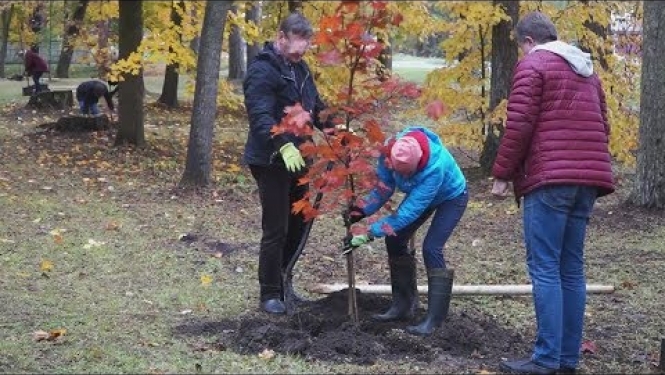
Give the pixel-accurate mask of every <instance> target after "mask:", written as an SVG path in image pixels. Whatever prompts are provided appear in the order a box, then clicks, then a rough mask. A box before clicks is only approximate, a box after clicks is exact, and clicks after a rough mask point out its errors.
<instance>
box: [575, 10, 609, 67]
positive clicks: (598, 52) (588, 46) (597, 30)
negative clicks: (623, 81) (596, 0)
mask: <svg viewBox="0 0 665 375" xmlns="http://www.w3.org/2000/svg"><path fill="white" fill-rule="evenodd" d="M580 2H581V3H582V4H583V5H584V6H585V7H588V6H589V0H580ZM607 12H608V13H609V12H610V10H609V9H608V10H607ZM608 18H609V17H608ZM584 27H585V28H587V29H588V30H589V31H591V32H592V33H593V34H594V35H595V36H596V39H598V40H600V41H599V42H598V41H594V40H589V39H588V38H582V40H581V41H580V49H581V50H582V51H584V52H587V53H590V54H591V57H593V58H595V59H597V60H598V63H599V64H600V67H601V68H603V70H606V71H607V70H609V68H610V66H609V63H608V61H607V56H608V55H611V54H612V48H611V47H609V44H607V43H605V41H606V40H607V35H608V34H609V29H610V25H602V24H601V23H600V22H598V21H596V20H594V19H593V18H591V19H589V20H585V21H584ZM594 44H595V45H597V47H596V48H594Z"/></svg>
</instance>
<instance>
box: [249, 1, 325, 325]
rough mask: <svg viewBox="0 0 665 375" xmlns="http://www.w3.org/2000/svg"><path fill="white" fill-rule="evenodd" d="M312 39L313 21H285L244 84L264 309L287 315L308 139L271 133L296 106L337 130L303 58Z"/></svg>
mask: <svg viewBox="0 0 665 375" xmlns="http://www.w3.org/2000/svg"><path fill="white" fill-rule="evenodd" d="M312 36H313V30H312V26H311V24H310V22H309V21H308V20H307V19H306V18H305V17H304V16H303V15H301V14H299V13H292V14H290V15H289V16H288V17H286V18H285V19H284V20H283V21H282V22H281V24H280V26H279V30H278V33H277V36H276V38H275V40H273V41H272V42H267V43H266V44H265V45H264V48H263V50H262V51H261V52H260V53H259V54H258V55H257V56H256V58H255V59H254V60H253V61H252V62H251V63H250V65H249V67H248V69H247V75H246V77H245V80H244V82H243V89H244V95H245V108H246V110H247V114H248V117H249V132H248V135H247V142H246V144H245V151H244V155H243V161H244V163H246V164H248V165H249V168H250V170H251V173H252V176H253V177H254V179H255V180H256V183H257V185H258V190H259V197H260V201H261V209H262V219H261V228H262V231H263V233H262V237H261V249H260V255H259V275H258V276H259V284H260V300H261V303H260V306H261V308H262V309H263V310H264V311H266V312H268V313H271V314H284V313H285V312H286V307H285V305H284V300H283V299H284V291H283V290H282V282H283V280H282V271H283V270H284V269H285V268H286V266H287V265H288V264H289V261H290V260H291V257H292V256H293V255H294V253H295V252H296V249H297V247H298V244H299V242H300V239H301V237H302V236H303V229H304V220H303V217H302V216H301V215H300V214H297V215H294V214H293V213H291V206H292V204H293V203H294V202H296V201H298V200H300V199H301V198H302V197H303V196H304V195H305V193H306V192H307V190H308V187H307V186H306V185H298V179H299V178H300V177H302V176H303V175H304V174H305V173H306V171H307V166H306V164H307V161H306V160H304V158H303V157H302V155H301V154H300V151H299V149H298V146H299V145H300V144H301V143H303V142H304V141H305V139H303V138H300V137H297V136H295V135H293V134H290V133H285V134H280V135H275V136H273V135H272V134H271V132H270V129H271V128H272V126H273V125H276V124H278V123H279V122H280V121H281V119H282V118H283V117H284V115H285V114H284V109H285V107H287V106H291V105H294V104H295V103H300V104H301V105H302V106H303V108H304V109H305V110H307V111H309V112H310V113H311V115H312V120H313V123H314V125H315V126H316V127H317V128H319V129H323V128H324V127H330V126H332V125H330V122H327V123H326V124H322V122H321V121H320V120H319V114H320V112H321V111H322V110H323V109H324V108H325V106H324V104H323V102H322V101H321V98H320V96H319V93H318V90H317V88H316V84H315V83H314V78H313V77H312V74H311V72H310V70H309V67H308V66H307V64H306V63H305V62H304V61H303V60H302V57H303V55H304V54H305V53H306V51H307V50H308V49H309V46H310V41H311V38H312ZM289 285H290V283H289ZM287 292H290V293H292V291H287ZM291 295H294V296H295V297H296V299H298V300H302V297H300V296H297V295H295V294H291Z"/></svg>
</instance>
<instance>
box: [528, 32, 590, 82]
mask: <svg viewBox="0 0 665 375" xmlns="http://www.w3.org/2000/svg"><path fill="white" fill-rule="evenodd" d="M539 50H545V51H550V52H552V53H555V54H557V55H559V56H561V57H563V58H564V59H565V60H566V61H567V62H568V64H569V65H570V66H571V68H573V71H574V72H575V73H577V74H578V75H580V76H582V77H590V76H591V75H593V62H592V61H591V55H590V54H588V53H586V52H584V51H582V50H581V49H579V48H577V47H575V46H573V45H571V44H568V43H565V42H562V41H560V40H555V41H553V42H548V43H543V44H539V45H537V46H535V47H533V49H532V50H531V51H530V52H529V53H533V52H535V51H539Z"/></svg>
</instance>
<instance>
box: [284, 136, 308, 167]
mask: <svg viewBox="0 0 665 375" xmlns="http://www.w3.org/2000/svg"><path fill="white" fill-rule="evenodd" d="M279 153H280V154H282V160H284V164H285V165H286V169H287V170H288V171H289V172H298V171H300V170H301V169H302V168H303V167H304V166H305V159H303V158H302V155H301V154H300V150H298V148H297V147H296V146H294V145H293V143H291V142H289V143H287V144H285V145H284V146H282V147H280V149H279Z"/></svg>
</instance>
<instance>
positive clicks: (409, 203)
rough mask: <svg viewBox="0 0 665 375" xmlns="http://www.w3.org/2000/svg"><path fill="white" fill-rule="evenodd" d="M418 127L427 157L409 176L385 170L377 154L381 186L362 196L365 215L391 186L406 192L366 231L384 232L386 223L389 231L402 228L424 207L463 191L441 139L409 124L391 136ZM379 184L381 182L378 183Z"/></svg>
mask: <svg viewBox="0 0 665 375" xmlns="http://www.w3.org/2000/svg"><path fill="white" fill-rule="evenodd" d="M414 130H418V131H422V132H423V133H425V134H426V135H427V138H428V139H429V146H430V156H429V160H428V162H427V165H425V167H423V168H422V169H420V170H419V171H416V173H414V174H413V175H411V176H409V177H406V178H405V177H404V176H402V175H400V174H399V173H397V172H394V171H392V170H390V169H388V168H387V167H386V165H385V162H384V159H385V157H384V156H381V157H379V160H378V165H377V171H376V172H377V175H378V178H379V181H380V182H381V183H382V184H383V185H385V186H383V187H376V188H374V189H373V190H372V191H371V192H370V194H369V196H368V197H367V198H366V199H365V203H366V205H365V207H364V208H363V211H364V212H365V215H367V216H369V215H372V214H374V213H376V212H377V211H378V210H379V209H380V208H381V207H383V205H384V204H385V203H386V202H387V201H388V199H390V197H391V196H392V195H393V193H394V192H395V188H397V189H399V191H402V192H404V193H405V194H406V196H405V197H404V200H403V201H402V203H400V205H399V207H398V208H397V211H395V212H394V213H393V214H392V215H389V216H385V217H382V218H381V219H379V220H378V221H376V222H374V223H373V224H372V225H371V226H370V228H369V232H370V234H371V235H373V236H374V237H382V236H385V235H387V233H386V231H385V230H384V229H385V228H384V226H385V225H386V224H387V225H388V226H389V227H390V229H392V231H393V232H397V231H399V230H401V229H403V228H406V227H407V226H408V225H409V224H411V223H413V222H414V221H416V219H418V218H419V217H420V216H421V215H422V214H423V213H424V212H425V211H426V210H427V209H428V208H430V207H436V206H438V205H439V204H441V203H442V202H444V201H447V200H451V199H453V198H456V197H458V196H459V195H460V194H462V193H463V192H464V191H465V190H466V179H465V178H464V174H462V170H461V169H460V168H459V166H458V165H457V162H456V161H455V159H454V158H453V156H452V155H451V154H450V152H449V151H448V150H447V149H446V147H445V146H444V145H443V144H442V143H441V139H439V137H438V136H437V135H436V134H434V133H433V132H432V131H430V130H428V129H426V128H423V127H415V126H414V127H409V128H407V129H405V130H403V131H401V132H400V133H398V134H397V135H396V136H395V138H396V139H399V138H400V137H402V136H404V135H405V134H407V133H409V132H411V131H414ZM379 185H381V184H379Z"/></svg>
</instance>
